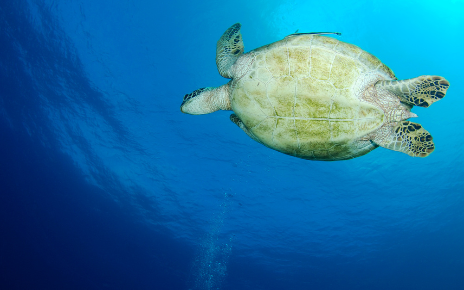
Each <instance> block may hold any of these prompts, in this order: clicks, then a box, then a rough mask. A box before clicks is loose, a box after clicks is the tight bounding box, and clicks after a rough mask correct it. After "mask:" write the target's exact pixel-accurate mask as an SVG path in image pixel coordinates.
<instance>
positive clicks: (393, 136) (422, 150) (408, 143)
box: [371, 121, 435, 157]
mask: <svg viewBox="0 0 464 290" xmlns="http://www.w3.org/2000/svg"><path fill="white" fill-rule="evenodd" d="M371 140H372V141H373V142H375V143H376V144H378V145H380V146H382V147H384V148H387V149H390V150H394V151H399V152H403V153H406V154H408V155H409V156H412V157H427V156H428V155H429V154H430V153H432V152H433V150H434V149H435V145H434V144H433V138H432V135H430V133H429V132H427V131H426V130H425V129H424V128H422V126H421V125H420V124H417V123H413V122H409V121H402V122H393V123H389V124H385V125H384V126H382V127H381V128H380V129H378V130H377V131H376V132H374V136H373V137H371Z"/></svg>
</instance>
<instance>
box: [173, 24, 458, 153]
mask: <svg viewBox="0 0 464 290" xmlns="http://www.w3.org/2000/svg"><path fill="white" fill-rule="evenodd" d="M240 28H241V25H240V23H237V24H234V25H232V26H231V27H230V28H229V29H227V30H226V32H225V33H224V34H223V35H222V37H221V38H220V39H219V41H218V43H217V50H216V64H217V67H218V70H219V73H220V74H221V75H222V76H223V77H225V78H229V79H231V80H230V81H229V82H228V83H227V84H225V85H223V86H220V87H217V88H211V87H209V88H202V89H198V90H196V91H194V92H193V93H191V94H187V95H185V96H184V100H183V102H182V105H181V111H182V112H184V113H188V114H194V115H195V114H208V113H211V112H215V111H217V110H232V111H234V114H232V115H231V116H230V119H231V120H232V122H234V123H235V124H236V125H238V126H239V127H240V128H241V129H242V130H243V131H245V133H246V134H248V136H250V137H251V138H252V139H254V140H256V141H257V142H259V143H262V144H263V145H265V146H267V147H269V148H272V149H275V150H277V151H280V152H282V153H285V154H288V155H292V156H296V157H299V158H304V159H310V160H345V159H351V158H354V157H358V156H361V155H364V154H366V153H368V152H370V151H372V150H373V149H375V148H377V147H378V146H381V147H384V148H387V149H391V150H395V151H400V152H403V153H406V154H408V155H410V156H419V157H425V156H428V155H429V154H430V153H431V152H432V151H433V150H434V148H435V146H434V144H433V141H432V136H431V135H430V134H429V132H427V131H426V130H425V129H424V128H422V126H421V125H420V124H417V123H413V122H410V121H406V120H407V119H408V118H411V117H417V115H416V114H414V113H412V112H411V108H412V107H413V106H420V107H428V106H430V105H431V104H432V103H433V102H435V101H438V100H440V99H442V98H443V97H444V96H445V94H446V90H447V89H448V87H449V82H448V81H447V80H446V79H444V78H443V77H439V76H420V77H417V78H413V79H408V80H397V79H396V78H395V75H394V74H393V72H392V71H391V70H390V68H388V67H387V66H386V65H385V64H383V63H382V62H381V61H380V60H378V59H377V58H376V57H375V56H373V55H372V54H370V53H368V52H366V51H364V50H362V49H360V48H359V47H357V46H355V45H352V44H348V43H345V42H342V41H339V40H337V39H335V38H333V37H328V36H323V35H320V34H318V33H296V34H291V35H289V36H287V37H285V38H284V39H283V40H280V41H277V42H275V43H272V44H269V45H266V46H263V47H260V48H258V49H255V50H253V51H250V52H248V53H245V54H244V46H243V41H242V36H241V34H240Z"/></svg>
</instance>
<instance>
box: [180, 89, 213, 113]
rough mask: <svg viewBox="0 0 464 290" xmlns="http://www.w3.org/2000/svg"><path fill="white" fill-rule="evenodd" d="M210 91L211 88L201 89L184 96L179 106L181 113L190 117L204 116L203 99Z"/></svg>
mask: <svg viewBox="0 0 464 290" xmlns="http://www.w3.org/2000/svg"><path fill="white" fill-rule="evenodd" d="M212 89H213V88H201V89H198V90H195V91H193V92H192V93H190V94H186V95H185V96H184V100H183V101H182V104H181V105H180V110H181V112H182V113H186V114H192V115H200V114H206V113H205V112H204V110H203V108H202V107H203V105H205V102H206V100H205V99H206V97H207V95H209V94H208V93H209V92H210V91H211V90H212Z"/></svg>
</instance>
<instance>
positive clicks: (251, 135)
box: [230, 114, 262, 144]
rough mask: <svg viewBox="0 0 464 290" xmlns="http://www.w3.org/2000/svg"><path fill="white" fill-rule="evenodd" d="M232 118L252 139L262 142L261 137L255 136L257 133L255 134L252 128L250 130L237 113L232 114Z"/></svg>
mask: <svg viewBox="0 0 464 290" xmlns="http://www.w3.org/2000/svg"><path fill="white" fill-rule="evenodd" d="M230 120H231V121H232V122H233V123H234V124H235V125H237V126H239V127H240V129H242V130H243V131H244V132H245V133H246V134H247V135H248V136H249V137H250V138H251V139H253V140H255V141H256V142H258V143H261V144H262V142H261V141H259V139H258V138H257V137H256V136H255V134H253V133H252V132H251V131H250V130H248V128H247V127H246V126H245V124H243V122H242V120H240V118H239V117H237V115H235V114H232V115H230Z"/></svg>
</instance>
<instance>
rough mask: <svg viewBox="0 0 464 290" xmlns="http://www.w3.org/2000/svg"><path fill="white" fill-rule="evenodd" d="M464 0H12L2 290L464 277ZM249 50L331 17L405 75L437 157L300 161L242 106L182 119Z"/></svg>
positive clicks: (2, 37)
mask: <svg viewBox="0 0 464 290" xmlns="http://www.w3.org/2000/svg"><path fill="white" fill-rule="evenodd" d="M463 12H464V1H462V0H454V1H453V0H443V1H403V0H392V1H388V2H384V1H382V2H381V1H362V0H361V1H302V0H292V1H275V0H269V1H263V0H255V1H246V0H237V1H230V2H227V1H180V0H173V1H170V2H169V1H145V0H139V1H131V0H119V1H109V0H98V1H96V0H79V1H78V0H66V1H64V0H61V1H60V0H14V1H1V3H0V288H1V289H173V290H176V289H185V290H188V289H190V290H204V289H224V290H232V289H234V290H235V289H244V290H248V289H253V290H260V289H263V290H273V289H379V290H383V289H385V290H386V289H450V290H452V289H456V290H459V289H460V290H462V289H464V197H463V196H464V166H463V165H464V154H463V150H464V146H463V143H464V136H463V132H464V130H463V125H464V108H463V104H464V103H463V96H464V89H463V85H462V83H463V82H462V80H463V76H462V68H463V67H464V61H463V57H462V53H463V49H462V48H463V45H464V41H463V38H462V29H463V28H464V17H462V14H463ZM236 22H240V23H241V24H242V30H241V32H242V35H243V39H244V43H245V51H246V52H247V51H250V50H252V49H255V48H258V47H260V46H262V45H265V44H268V43H271V42H274V41H277V40H280V39H282V38H283V37H285V36H286V35H288V34H291V33H294V32H295V31H297V30H298V31H299V32H313V31H339V32H342V36H341V37H337V38H338V39H340V40H342V41H345V42H349V43H352V44H355V45H357V46H359V47H361V48H362V49H364V50H366V51H368V52H370V53H372V54H374V55H375V56H377V57H378V58H379V59H380V60H381V61H383V62H384V63H385V64H386V65H388V66H389V67H390V68H391V69H392V70H393V71H394V72H395V74H396V76H397V78H398V79H408V78H413V77H417V76H420V75H426V74H431V75H441V76H444V77H445V78H446V79H447V80H448V81H449V82H450V83H451V86H450V89H449V90H448V93H447V95H446V97H445V98H444V99H443V100H441V101H440V102H437V103H435V104H433V105H432V106H431V107H430V108H426V109H424V108H416V107H415V108H414V109H413V111H414V112H415V113H417V114H418V115H419V118H417V119H415V120H414V121H415V122H418V123H420V124H422V125H423V127H424V128H425V129H426V130H428V131H429V132H430V133H431V134H432V135H433V137H434V141H435V146H436V149H435V151H434V152H433V153H432V154H431V155H430V156H429V157H427V158H412V157H409V156H407V155H406V154H403V153H398V152H393V151H390V150H386V149H383V148H378V149H376V150H374V151H373V152H371V153H369V154H367V155H366V156H363V157H360V158H356V159H352V160H348V161H338V162H317V161H306V160H302V159H298V158H294V157H291V156H287V155H284V154H281V153H279V152H276V151H273V150H270V149H268V148H266V147H264V146H262V145H260V144H259V143H257V142H255V141H253V140H251V139H250V138H249V137H248V136H247V135H246V134H245V133H244V132H243V131H241V130H240V129H239V128H238V127H237V126H236V125H234V124H233V123H232V122H230V120H229V115H230V112H225V111H220V112H216V113H214V114H209V115H202V116H191V115H186V114H182V113H181V112H180V110H179V106H180V104H181V102H182V97H183V96H184V95H185V94H187V93H190V92H192V91H193V90H195V89H198V88H201V87H206V86H219V85H222V84H225V83H226V82H227V80H226V79H224V78H222V77H221V76H220V75H219V74H218V72H217V68H216V64H215V52H216V41H217V40H218V39H219V37H220V36H221V35H222V33H223V32H224V31H225V30H226V29H227V28H228V27H229V26H230V25H232V24H234V23H236Z"/></svg>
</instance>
